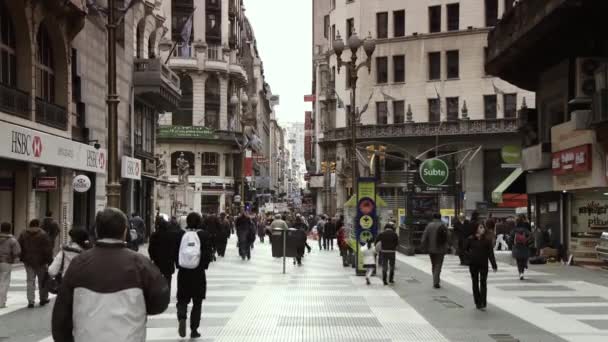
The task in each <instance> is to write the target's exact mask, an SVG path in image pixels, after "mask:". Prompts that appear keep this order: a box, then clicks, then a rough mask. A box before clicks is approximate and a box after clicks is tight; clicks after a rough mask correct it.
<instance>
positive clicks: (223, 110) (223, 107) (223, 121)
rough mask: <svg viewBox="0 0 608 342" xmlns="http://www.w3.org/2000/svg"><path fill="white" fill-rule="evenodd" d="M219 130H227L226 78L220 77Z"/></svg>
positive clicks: (224, 76)
mask: <svg viewBox="0 0 608 342" xmlns="http://www.w3.org/2000/svg"><path fill="white" fill-rule="evenodd" d="M219 79H220V130H222V131H226V130H228V77H227V76H226V75H224V74H222V75H220V77H219Z"/></svg>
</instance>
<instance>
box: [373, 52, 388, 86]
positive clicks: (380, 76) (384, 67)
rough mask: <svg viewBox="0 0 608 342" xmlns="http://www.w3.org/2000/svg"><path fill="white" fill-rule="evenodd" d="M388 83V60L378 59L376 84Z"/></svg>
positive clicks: (384, 58)
mask: <svg viewBox="0 0 608 342" xmlns="http://www.w3.org/2000/svg"><path fill="white" fill-rule="evenodd" d="M386 82H388V58H387V57H376V83H386Z"/></svg>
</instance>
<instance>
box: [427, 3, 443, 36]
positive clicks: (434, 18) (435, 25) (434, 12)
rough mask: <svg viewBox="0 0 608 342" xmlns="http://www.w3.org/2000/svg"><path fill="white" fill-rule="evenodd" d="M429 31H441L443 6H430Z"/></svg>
mask: <svg viewBox="0 0 608 342" xmlns="http://www.w3.org/2000/svg"><path fill="white" fill-rule="evenodd" d="M429 32H430V33H433V32H441V6H431V7H429Z"/></svg>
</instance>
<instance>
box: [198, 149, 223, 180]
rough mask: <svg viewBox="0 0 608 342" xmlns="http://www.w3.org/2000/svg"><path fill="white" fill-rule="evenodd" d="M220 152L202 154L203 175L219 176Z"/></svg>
mask: <svg viewBox="0 0 608 342" xmlns="http://www.w3.org/2000/svg"><path fill="white" fill-rule="evenodd" d="M219 157H220V155H219V153H215V152H204V153H203V154H201V176H219V175H220V164H219V160H218V159H219Z"/></svg>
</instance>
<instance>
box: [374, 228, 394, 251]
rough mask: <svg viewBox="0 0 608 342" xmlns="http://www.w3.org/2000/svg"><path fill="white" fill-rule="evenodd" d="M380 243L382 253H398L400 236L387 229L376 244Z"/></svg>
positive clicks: (377, 239) (379, 236)
mask: <svg viewBox="0 0 608 342" xmlns="http://www.w3.org/2000/svg"><path fill="white" fill-rule="evenodd" d="M378 242H380V244H381V245H380V247H381V248H382V252H390V251H396V250H397V247H398V246H399V236H397V233H395V231H394V230H392V229H386V230H385V231H383V232H382V233H380V234H379V235H378V237H377V238H376V243H378Z"/></svg>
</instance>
